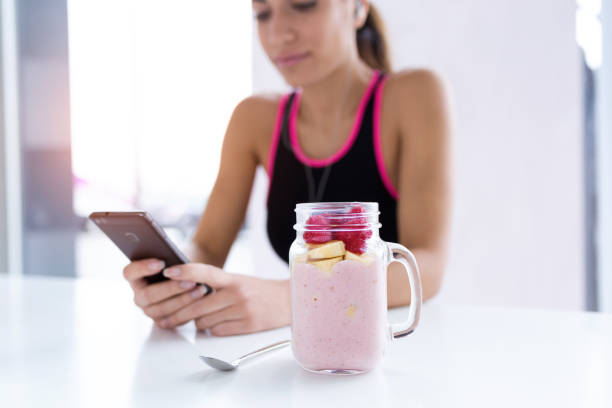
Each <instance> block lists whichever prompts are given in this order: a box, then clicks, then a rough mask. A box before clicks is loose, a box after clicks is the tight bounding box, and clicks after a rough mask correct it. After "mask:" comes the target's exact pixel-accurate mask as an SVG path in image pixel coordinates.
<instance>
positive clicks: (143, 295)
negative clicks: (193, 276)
mask: <svg viewBox="0 0 612 408" xmlns="http://www.w3.org/2000/svg"><path fill="white" fill-rule="evenodd" d="M141 279H142V278H141ZM143 280H144V279H143ZM195 286H196V283H195V282H192V281H172V280H171V281H165V282H159V283H153V284H149V285H145V286H144V287H141V288H139V289H135V290H134V303H136V304H137V305H138V306H140V307H147V306H150V305H152V304H154V303H158V302H161V301H162V300H166V299H169V298H171V297H173V296H175V295H178V294H179V293H183V292H186V291H188V290H189V289H193V288H194V287H195ZM204 290H205V289H204Z"/></svg>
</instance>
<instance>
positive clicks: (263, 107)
mask: <svg viewBox="0 0 612 408" xmlns="http://www.w3.org/2000/svg"><path fill="white" fill-rule="evenodd" d="M280 98H281V95H280V94H257V95H251V96H248V97H246V98H244V99H243V100H242V101H240V103H238V105H237V106H236V109H235V110H234V113H235V114H236V115H240V117H241V118H242V119H245V120H246V119H248V120H251V121H252V120H255V122H256V123H259V122H261V121H262V120H263V121H265V120H266V119H269V118H268V117H267V116H268V115H266V114H270V113H273V114H274V113H275V112H276V107H277V105H278V102H279V100H280ZM273 116H274V115H273Z"/></svg>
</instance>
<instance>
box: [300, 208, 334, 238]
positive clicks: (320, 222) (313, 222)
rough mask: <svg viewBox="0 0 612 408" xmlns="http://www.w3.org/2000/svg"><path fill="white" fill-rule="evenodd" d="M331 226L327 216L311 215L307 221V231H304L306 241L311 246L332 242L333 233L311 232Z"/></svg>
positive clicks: (305, 225)
mask: <svg viewBox="0 0 612 408" xmlns="http://www.w3.org/2000/svg"><path fill="white" fill-rule="evenodd" d="M329 224H330V222H329V220H328V219H327V217H325V214H321V215H311V216H310V217H308V219H307V220H306V223H305V224H304V227H305V229H306V231H304V241H306V242H307V243H309V244H324V243H326V242H327V241H331V240H332V231H331V229H330V230H329V231H309V229H310V228H313V229H324V228H322V227H326V226H328V225H329Z"/></svg>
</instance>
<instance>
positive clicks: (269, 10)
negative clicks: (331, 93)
mask: <svg viewBox="0 0 612 408" xmlns="http://www.w3.org/2000/svg"><path fill="white" fill-rule="evenodd" d="M253 10H254V14H255V18H256V23H257V31H258V34H259V40H260V42H261V45H262V47H263V49H264V51H265V52H266V54H267V55H268V58H270V61H272V63H273V64H274V65H275V66H276V68H277V69H278V70H279V72H280V73H281V75H283V77H284V78H285V80H286V81H287V82H288V83H289V84H290V85H292V86H304V85H307V84H309V83H312V82H315V81H317V80H319V79H320V78H322V77H324V76H326V75H327V74H329V72H331V71H332V70H334V69H336V68H337V67H338V66H339V65H340V64H342V63H343V62H345V61H347V60H348V58H349V57H350V56H351V53H355V55H356V53H357V50H356V42H355V30H356V27H357V25H356V24H357V23H356V20H355V17H354V12H355V1H351V0H253Z"/></svg>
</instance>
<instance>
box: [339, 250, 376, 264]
mask: <svg viewBox="0 0 612 408" xmlns="http://www.w3.org/2000/svg"><path fill="white" fill-rule="evenodd" d="M344 259H346V260H347V261H349V260H351V261H358V262H361V263H364V264H366V265H370V264H371V263H372V262H374V257H373V256H372V255H368V254H363V255H359V254H356V253H354V252H351V251H346V253H345V254H344Z"/></svg>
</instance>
